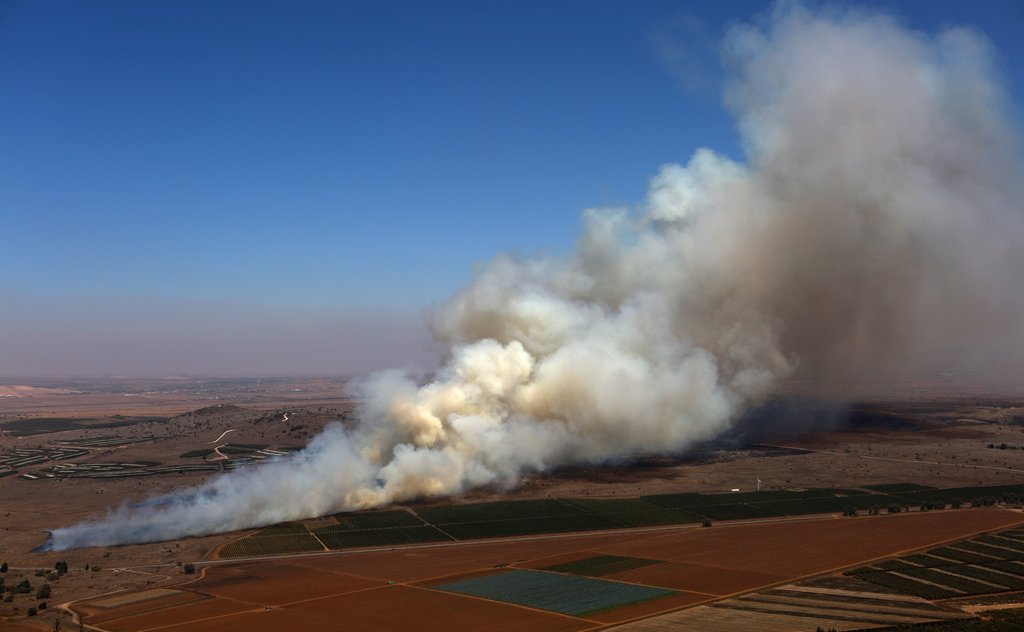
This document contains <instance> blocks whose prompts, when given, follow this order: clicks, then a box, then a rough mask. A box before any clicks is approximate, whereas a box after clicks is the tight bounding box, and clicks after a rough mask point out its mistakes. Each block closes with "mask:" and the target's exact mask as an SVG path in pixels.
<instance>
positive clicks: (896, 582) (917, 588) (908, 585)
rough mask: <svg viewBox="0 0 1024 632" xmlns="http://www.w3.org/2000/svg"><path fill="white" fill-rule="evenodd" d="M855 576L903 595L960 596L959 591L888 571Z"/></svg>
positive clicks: (944, 597) (924, 596) (929, 596)
mask: <svg viewBox="0 0 1024 632" xmlns="http://www.w3.org/2000/svg"><path fill="white" fill-rule="evenodd" d="M857 578H858V579H863V580H864V581H869V582H871V583H872V584H877V585H879V586H882V587H884V588H889V589H890V590H895V591H896V592H899V593H903V594H905V595H913V596H915V597H922V598H924V599H946V598H948V597H958V596H960V593H959V592H957V591H955V590H949V589H946V588H941V587H939V586H933V585H932V584H926V583H924V582H919V581H915V580H913V579H910V578H908V577H901V576H900V575H896V574H894V573H890V572H884V571H883V572H878V573H863V574H860V575H857Z"/></svg>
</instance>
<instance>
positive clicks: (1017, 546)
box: [974, 534, 1024, 551]
mask: <svg viewBox="0 0 1024 632" xmlns="http://www.w3.org/2000/svg"><path fill="white" fill-rule="evenodd" d="M974 542H980V543H982V544H991V545H992V546H999V547H1003V548H1005V549H1013V550H1015V551H1024V542H1022V541H1020V540H1014V539H1013V538H1009V537H1006V536H1005V535H1003V534H1000V535H982V536H978V537H976V538H974Z"/></svg>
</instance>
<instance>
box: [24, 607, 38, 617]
mask: <svg viewBox="0 0 1024 632" xmlns="http://www.w3.org/2000/svg"><path fill="white" fill-rule="evenodd" d="M26 614H28V616H30V617H34V616H36V609H35V608H29V609H28V612H27V613H26Z"/></svg>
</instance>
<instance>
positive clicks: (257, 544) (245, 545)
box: [219, 532, 324, 557]
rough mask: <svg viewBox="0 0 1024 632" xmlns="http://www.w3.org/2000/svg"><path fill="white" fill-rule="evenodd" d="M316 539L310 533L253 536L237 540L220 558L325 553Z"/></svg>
mask: <svg viewBox="0 0 1024 632" xmlns="http://www.w3.org/2000/svg"><path fill="white" fill-rule="evenodd" d="M323 550H324V547H323V546H321V545H320V543H319V542H318V541H317V539H316V538H314V537H313V536H311V535H310V534H309V533H308V532H307V533H306V534H305V535H303V534H300V533H295V534H291V535H252V536H249V537H247V538H242V539H241V540H235V541H234V542H231V543H229V544H227V545H225V546H224V548H222V549H221V550H220V554H219V555H220V557H250V556H257V555H281V554H284V553H307V552H313V551H323Z"/></svg>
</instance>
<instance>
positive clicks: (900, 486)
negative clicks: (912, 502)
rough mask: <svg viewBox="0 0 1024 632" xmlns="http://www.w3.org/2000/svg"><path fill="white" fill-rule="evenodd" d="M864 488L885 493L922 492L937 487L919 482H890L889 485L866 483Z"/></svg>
mask: <svg viewBox="0 0 1024 632" xmlns="http://www.w3.org/2000/svg"><path fill="white" fill-rule="evenodd" d="M864 489H870V490H873V491H876V492H882V493H883V494H898V493H900V492H922V491H927V490H931V489H935V488H934V487H929V486H928V485H918V484H917V483H889V484H887V485H865V486H864Z"/></svg>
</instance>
